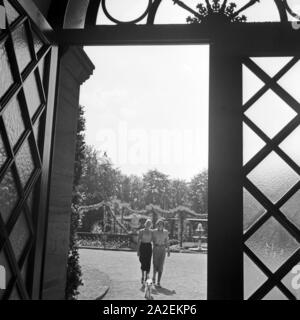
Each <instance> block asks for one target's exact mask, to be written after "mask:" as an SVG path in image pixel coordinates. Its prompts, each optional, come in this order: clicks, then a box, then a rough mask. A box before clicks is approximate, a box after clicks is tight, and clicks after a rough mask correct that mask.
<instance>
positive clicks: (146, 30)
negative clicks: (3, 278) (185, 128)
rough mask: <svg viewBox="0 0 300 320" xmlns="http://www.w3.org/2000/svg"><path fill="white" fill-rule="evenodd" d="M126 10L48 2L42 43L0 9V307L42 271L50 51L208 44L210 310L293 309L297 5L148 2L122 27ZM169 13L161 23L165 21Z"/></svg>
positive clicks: (297, 257)
mask: <svg viewBox="0 0 300 320" xmlns="http://www.w3.org/2000/svg"><path fill="white" fill-rule="evenodd" d="M27 2H28V1H27ZM35 2H36V4H37V5H39V3H41V2H42V1H35ZM125 2H127V0H126V1H125V0H124V4H123V1H122V6H121V7H120V8H121V10H119V11H118V10H117V11H116V12H115V10H116V8H118V5H116V3H117V4H118V3H120V1H113V0H102V1H101V0H90V1H89V0H84V1H83V0H82V1H68V0H62V1H52V2H51V3H52V4H51V5H50V9H49V11H47V12H45V15H46V16H47V19H48V21H49V22H50V24H52V26H53V27H54V28H55V31H49V30H48V32H47V33H46V36H47V38H45V37H44V36H45V34H44V35H43V33H42V32H40V31H39V30H38V28H36V27H35V25H34V24H33V23H32V22H31V20H30V19H29V18H28V17H27V15H26V14H25V12H24V11H22V6H20V5H19V3H22V4H23V5H25V3H26V1H25V0H24V1H23V0H19V1H13V0H11V1H7V0H6V1H4V3H5V6H6V9H7V22H8V28H7V30H4V31H2V32H1V33H0V59H1V61H0V66H1V75H0V80H1V81H0V85H1V87H0V95H1V97H0V99H1V100H0V129H1V132H0V133H1V135H0V152H1V158H0V190H1V193H0V203H1V205H0V213H1V215H0V230H1V238H0V259H1V260H0V264H1V265H4V266H6V268H7V270H8V278H9V288H8V290H7V291H6V293H5V297H1V298H14V297H19V298H24V299H26V298H31V297H32V295H33V294H32V292H34V290H38V289H34V286H35V283H36V282H37V283H38V281H36V282H35V281H34V279H36V278H39V277H40V272H42V270H43V268H44V267H45V266H44V265H43V264H42V259H41V252H43V250H44V249H43V247H41V246H39V245H37V244H38V243H39V239H42V236H41V234H40V233H39V230H40V229H39V228H43V220H44V219H45V218H46V213H47V212H48V208H47V201H46V198H47V190H46V189H43V188H46V187H45V183H46V181H47V174H48V173H49V157H50V152H49V150H50V148H51V138H50V137H48V136H47V134H45V133H46V132H51V127H52V113H53V103H52V102H51V103H49V101H52V99H50V100H49V94H50V93H51V90H49V84H50V82H51V81H49V77H51V72H54V71H53V70H54V69H55V67H54V66H53V68H50V67H49V66H50V64H51V61H52V63H53V59H54V58H53V55H55V49H54V48H53V47H51V46H50V44H55V45H58V46H59V47H61V48H66V47H68V46H88V45H97V46H103V45H167V44H178V45H184V44H209V45H210V111H209V112H210V120H209V209H208V211H209V219H208V252H209V253H208V299H224V300H226V299H238V300H242V299H272V298H273V299H291V300H295V299H299V292H297V290H296V289H295V288H294V287H293V285H292V283H293V276H294V274H293V273H292V272H291V271H293V269H294V268H295V266H297V265H298V264H299V263H300V212H299V207H300V191H299V187H300V182H299V181H300V148H299V141H300V115H299V113H300V95H299V89H298V84H299V78H300V62H299V59H300V54H299V53H300V30H299V25H298V22H297V20H299V17H298V15H297V14H296V13H295V10H296V9H297V8H293V4H294V2H293V1H292V0H270V1H261V2H259V1H257V0H250V1H247V0H241V1H236V2H237V5H235V4H231V3H229V2H228V1H226V0H224V1H219V0H211V1H209V0H205V1H204V0H199V1H196V3H194V4H193V5H192V1H191V0H187V1H177V0H165V1H164V0H149V1H148V0H145V1H138V3H139V6H141V7H138V10H137V11H138V12H139V14H138V15H137V17H128V15H127V11H126V10H124V9H128V12H130V9H132V8H133V7H134V6H130V5H128V6H126V4H125ZM129 2H131V1H129ZM129 2H128V3H129ZM198 2H199V3H200V4H199V5H198V6H196V5H195V4H197V3H198ZM114 3H115V4H114ZM167 3H171V4H172V5H173V4H174V6H173V7H172V8H173V9H172V10H175V9H174V8H176V10H179V11H178V17H181V18H178V21H177V20H176V19H170V17H172V12H173V11H171V9H170V8H171V7H165V6H167ZM266 3H269V5H268V4H266ZM143 4H145V8H143ZM260 6H261V7H260ZM264 6H268V7H264ZM255 7H257V8H258V9H257V10H258V11H253V10H255ZM166 8H168V10H170V14H169V15H164V14H162V13H161V12H163V11H164V12H165V11H166ZM180 10H181V11H182V12H184V19H183V20H182V15H180V13H179V12H181V11H180ZM251 10H252V11H251ZM299 11H300V10H299ZM124 12H125V14H124ZM251 12H252V13H251ZM27 13H29V15H31V13H30V8H29V9H28V10H27ZM258 13H260V14H258ZM263 14H266V17H265V18H264V17H263ZM187 16H190V17H189V18H188V19H187V21H186V20H185V18H186V17H187ZM257 16H259V17H260V19H259V21H257V20H255V19H256V17H257ZM247 18H248V20H247ZM180 19H181V20H180ZM157 21H158V22H157ZM268 21H272V22H268ZM186 22H188V24H186ZM176 23H180V24H176ZM47 39H51V40H50V43H49V42H47ZM2 70H5V72H2ZM54 82H55V81H54ZM56 94H58V93H57V92H56ZM74 139H75V137H74ZM43 179H45V180H43ZM43 181H44V182H43ZM37 186H41V187H40V188H39V187H38V188H37ZM34 190H38V191H36V192H34ZM39 221H42V222H39ZM40 223H41V226H40ZM46 223H47V222H46ZM50 237H51V235H50ZM50 241H51V239H50ZM66 255H67V252H66ZM50 267H51V266H50ZM50 267H49V266H48V268H50ZM37 270H40V271H37ZM62 270H63V268H62ZM35 296H38V294H37V295H35Z"/></svg>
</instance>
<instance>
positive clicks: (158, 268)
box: [152, 219, 170, 287]
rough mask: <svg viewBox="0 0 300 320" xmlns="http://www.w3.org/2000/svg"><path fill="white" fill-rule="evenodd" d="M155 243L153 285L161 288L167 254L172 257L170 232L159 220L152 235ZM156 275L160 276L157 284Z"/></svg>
mask: <svg viewBox="0 0 300 320" xmlns="http://www.w3.org/2000/svg"><path fill="white" fill-rule="evenodd" d="M152 241H153V283H154V284H156V286H157V287H160V281H161V277H162V273H163V268H164V263H165V257H166V253H167V252H168V257H169V256H170V247H169V232H168V231H167V230H166V229H165V228H164V221H163V220H162V219H160V220H158V221H157V223H156V229H155V230H153V233H152ZM156 274H158V278H157V282H156Z"/></svg>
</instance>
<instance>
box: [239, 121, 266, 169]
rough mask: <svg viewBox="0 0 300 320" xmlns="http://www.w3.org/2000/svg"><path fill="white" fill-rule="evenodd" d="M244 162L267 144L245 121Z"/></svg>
mask: <svg viewBox="0 0 300 320" xmlns="http://www.w3.org/2000/svg"><path fill="white" fill-rule="evenodd" d="M243 141H244V146H243V159H244V160H243V162H244V164H246V163H247V162H248V161H250V160H251V159H252V158H253V157H254V156H255V155H256V154H257V153H258V152H259V151H260V150H261V149H262V148H263V147H264V146H265V145H266V144H265V142H264V141H263V140H262V139H261V138H260V137H259V136H258V135H257V134H255V133H254V132H253V131H252V130H251V129H250V128H249V127H248V126H247V125H246V124H245V123H244V124H243Z"/></svg>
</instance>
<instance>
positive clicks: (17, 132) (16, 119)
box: [3, 97, 25, 147]
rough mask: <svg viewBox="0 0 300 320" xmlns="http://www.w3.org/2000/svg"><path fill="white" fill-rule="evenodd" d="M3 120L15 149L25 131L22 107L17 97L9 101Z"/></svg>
mask: <svg viewBox="0 0 300 320" xmlns="http://www.w3.org/2000/svg"><path fill="white" fill-rule="evenodd" d="M3 120H4V123H5V127H6V130H7V134H8V137H9V140H10V143H11V145H12V147H14V146H15V144H16V143H17V142H18V140H19V139H20V137H21V135H22V134H23V133H24V131H25V125H24V121H23V117H22V112H21V106H20V102H19V99H18V98H17V97H14V98H12V99H11V100H10V101H9V103H8V105H7V107H6V110H5V112H4V115H3Z"/></svg>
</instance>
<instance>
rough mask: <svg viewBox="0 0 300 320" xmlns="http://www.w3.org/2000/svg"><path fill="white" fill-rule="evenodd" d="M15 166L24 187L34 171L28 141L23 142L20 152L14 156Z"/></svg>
mask: <svg viewBox="0 0 300 320" xmlns="http://www.w3.org/2000/svg"><path fill="white" fill-rule="evenodd" d="M16 165H17V169H18V173H19V176H20V180H21V183H22V185H23V187H25V186H26V184H27V182H28V180H29V178H30V177H31V175H32V173H33V171H34V169H35V165H34V161H33V157H32V153H31V150H30V145H29V142H28V141H25V142H24V144H23V145H22V147H21V149H20V151H19V152H18V154H17V156H16Z"/></svg>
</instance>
